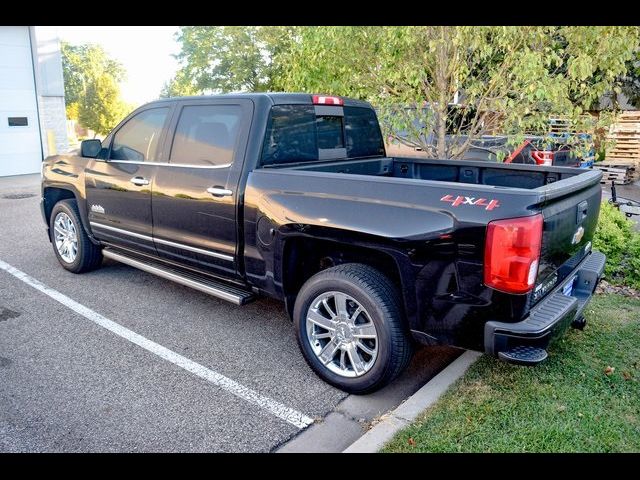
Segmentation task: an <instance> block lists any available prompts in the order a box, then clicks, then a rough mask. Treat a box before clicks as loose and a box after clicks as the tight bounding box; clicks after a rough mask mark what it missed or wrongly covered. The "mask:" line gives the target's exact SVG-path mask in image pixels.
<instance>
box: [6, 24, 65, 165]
mask: <svg viewBox="0 0 640 480" xmlns="http://www.w3.org/2000/svg"><path fill="white" fill-rule="evenodd" d="M34 67H35V73H34ZM12 117H19V118H24V117H26V119H27V125H26V126H9V118H12ZM49 136H52V137H53V138H52V139H53V142H52V144H55V150H56V151H58V152H61V151H64V150H67V148H68V144H67V135H66V115H65V104H64V83H63V78H62V60H61V56H60V43H59V41H58V39H57V35H56V32H55V30H54V29H52V28H51V27H27V26H24V27H21V26H0V176H7V175H21V174H27V173H37V172H39V171H40V164H41V162H42V158H43V155H44V156H47V155H49V154H51V153H54V152H50V151H49V148H48V143H49V142H48V141H47V139H48V137H49Z"/></svg>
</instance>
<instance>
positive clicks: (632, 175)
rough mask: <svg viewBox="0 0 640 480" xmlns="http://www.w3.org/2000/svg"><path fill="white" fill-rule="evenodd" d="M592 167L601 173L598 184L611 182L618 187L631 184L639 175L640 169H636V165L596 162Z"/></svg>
mask: <svg viewBox="0 0 640 480" xmlns="http://www.w3.org/2000/svg"><path fill="white" fill-rule="evenodd" d="M593 167H594V168H597V169H598V170H600V171H602V179H601V180H600V183H611V181H613V182H614V183H615V184H618V185H626V184H628V183H631V182H633V181H634V180H635V179H636V178H637V175H638V174H639V173H640V169H637V168H636V164H627V163H624V162H598V163H596V164H595V165H594V166H593Z"/></svg>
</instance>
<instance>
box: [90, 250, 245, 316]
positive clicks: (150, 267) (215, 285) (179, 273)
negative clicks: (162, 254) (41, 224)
mask: <svg viewBox="0 0 640 480" xmlns="http://www.w3.org/2000/svg"><path fill="white" fill-rule="evenodd" d="M102 254H103V255H104V256H105V257H106V258H111V259H113V260H116V261H118V262H121V263H124V264H126V265H130V266H132V267H135V268H138V269H140V270H143V271H145V272H148V273H153V274H154V275H158V276H159V277H162V278H165V279H167V280H171V281H173V282H176V283H179V284H180V285H185V286H187V287H191V288H193V289H195V290H199V291H201V292H204V293H207V294H209V295H212V296H214V297H217V298H220V299H222V300H226V301H228V302H231V303H235V304H236V305H244V304H245V303H248V302H250V301H251V300H253V299H254V295H253V293H252V292H251V291H249V290H244V289H242V288H240V287H236V286H234V285H229V284H227V283H223V282H221V281H217V280H214V279H211V278H209V277H207V276H205V275H199V274H197V273H194V272H190V271H186V270H182V269H179V268H177V267H172V266H169V265H165V264H163V263H161V262H159V261H154V260H151V259H146V258H142V257H138V256H136V255H129V254H127V253H124V252H122V251H117V252H116V251H114V250H112V249H109V248H105V249H104V250H103V251H102Z"/></svg>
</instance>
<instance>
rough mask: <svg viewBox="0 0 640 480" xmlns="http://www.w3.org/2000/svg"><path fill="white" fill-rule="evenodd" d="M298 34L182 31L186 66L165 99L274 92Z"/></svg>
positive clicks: (272, 29)
mask: <svg viewBox="0 0 640 480" xmlns="http://www.w3.org/2000/svg"><path fill="white" fill-rule="evenodd" d="M294 32H295V28H294V27H279V26H265V27H259V26H245V27H242V26H216V27H207V26H196V27H181V29H180V32H179V33H178V35H177V40H178V42H180V43H181V45H182V47H181V51H180V53H179V54H178V55H177V58H178V60H179V61H180V62H181V64H182V66H181V68H180V70H179V71H178V72H177V74H176V76H175V78H173V79H172V80H171V81H170V82H168V83H167V84H166V85H165V87H164V88H163V90H162V93H161V96H163V97H168V96H175V95H194V94H199V93H205V92H231V91H250V92H259V91H268V90H273V89H275V88H277V86H278V84H277V82H278V78H279V76H280V75H281V73H282V65H281V64H280V63H279V62H278V58H279V56H280V55H281V54H282V52H285V51H288V49H289V47H290V45H291V42H292V40H293V35H294Z"/></svg>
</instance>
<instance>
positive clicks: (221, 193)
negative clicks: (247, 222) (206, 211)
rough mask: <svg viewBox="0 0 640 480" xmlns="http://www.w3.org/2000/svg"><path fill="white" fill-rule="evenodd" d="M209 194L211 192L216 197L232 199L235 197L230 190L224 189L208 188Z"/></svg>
mask: <svg viewBox="0 0 640 480" xmlns="http://www.w3.org/2000/svg"><path fill="white" fill-rule="evenodd" d="M207 192H209V193H210V194H211V195H213V196H214V197H230V196H231V195H233V192H232V191H231V190H229V189H228V188H222V187H209V188H207Z"/></svg>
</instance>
